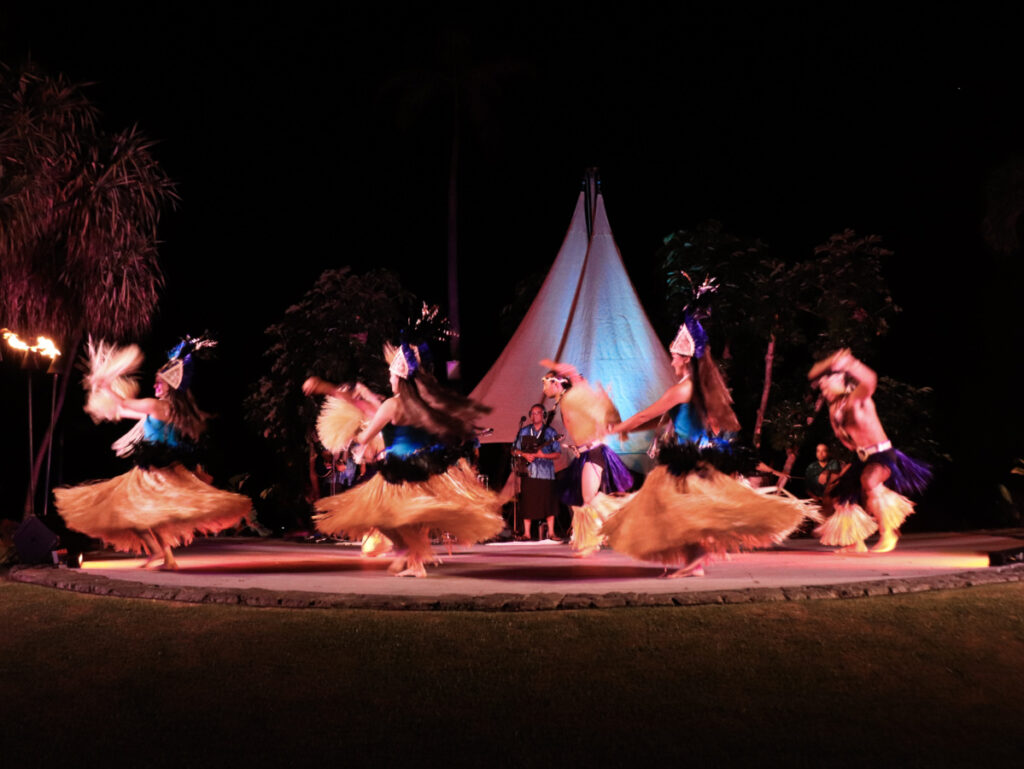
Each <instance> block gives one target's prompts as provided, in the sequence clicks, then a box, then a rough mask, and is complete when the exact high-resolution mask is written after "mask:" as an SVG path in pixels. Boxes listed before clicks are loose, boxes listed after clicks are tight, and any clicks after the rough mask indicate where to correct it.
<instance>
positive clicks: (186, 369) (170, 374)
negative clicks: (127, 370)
mask: <svg viewBox="0 0 1024 769" xmlns="http://www.w3.org/2000/svg"><path fill="white" fill-rule="evenodd" d="M216 345H217V342H216V341H215V340H213V339H209V338H207V337H204V336H199V337H193V336H186V337H185V338H184V339H182V340H181V341H180V342H178V344H177V345H175V347H174V348H173V349H171V350H170V351H169V352H168V353H167V362H166V363H165V364H164V365H163V366H161V367H160V370H159V371H157V372H156V375H157V378H158V379H159V380H160V381H161V382H163V383H164V384H166V385H167V386H168V387H170V388H171V389H173V390H187V389H188V388H189V387H190V386H191V385H192V375H193V373H194V371H195V363H194V361H193V354H194V353H195V352H196V351H197V350H202V349H209V348H211V347H215V346H216Z"/></svg>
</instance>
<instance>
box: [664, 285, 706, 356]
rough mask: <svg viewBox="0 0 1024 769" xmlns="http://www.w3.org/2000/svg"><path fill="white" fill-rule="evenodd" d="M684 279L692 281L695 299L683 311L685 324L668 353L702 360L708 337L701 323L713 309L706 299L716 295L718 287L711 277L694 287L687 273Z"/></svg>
mask: <svg viewBox="0 0 1024 769" xmlns="http://www.w3.org/2000/svg"><path fill="white" fill-rule="evenodd" d="M683 277H685V278H686V279H687V280H688V281H690V286H691V288H692V290H693V299H692V300H691V301H690V303H689V304H687V305H686V307H685V308H684V310H683V323H682V325H680V326H679V331H678V333H676V338H675V339H673V340H672V344H670V345H669V347H668V351H669V352H670V353H673V354H675V355H683V356H685V357H687V358H700V357H702V356H703V355H704V351H705V350H707V348H708V335H707V332H706V331H705V330H704V327H703V326H702V325H701V323H700V322H701V320H702V319H704V318H707V317H708V316H709V315H711V308H710V307H709V306H708V301H707V299H706V298H704V297H706V296H709V295H711V294H713V293H715V292H716V291H717V290H718V285H717V284H716V283H715V279H714V278H712V277H711V276H705V278H704V282H703V283H701V284H700V285H699V286H694V285H693V280H692V279H691V278H690V276H689V275H687V274H686V273H685V272H684V273H683Z"/></svg>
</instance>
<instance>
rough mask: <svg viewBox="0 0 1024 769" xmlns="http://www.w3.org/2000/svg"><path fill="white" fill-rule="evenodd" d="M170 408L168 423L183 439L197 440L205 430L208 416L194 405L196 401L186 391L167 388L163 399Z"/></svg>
mask: <svg viewBox="0 0 1024 769" xmlns="http://www.w3.org/2000/svg"><path fill="white" fill-rule="evenodd" d="M163 400H164V402H166V403H167V405H168V406H169V407H170V414H169V417H168V420H167V421H168V422H170V423H171V424H172V425H173V426H174V427H175V428H176V429H177V430H178V432H180V433H181V434H182V435H183V436H184V437H185V438H188V439H189V440H190V441H197V440H199V436H200V435H202V434H203V431H204V430H205V429H206V420H208V419H209V418H210V415H209V414H207V413H206V412H205V411H203V410H201V409H200V408H199V406H198V405H196V399H195V398H194V397H193V396H192V393H191V392H190V391H188V390H175V389H174V388H173V387H170V386H168V387H167V395H165V396H164V398H163Z"/></svg>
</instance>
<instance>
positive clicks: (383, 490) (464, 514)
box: [314, 344, 504, 577]
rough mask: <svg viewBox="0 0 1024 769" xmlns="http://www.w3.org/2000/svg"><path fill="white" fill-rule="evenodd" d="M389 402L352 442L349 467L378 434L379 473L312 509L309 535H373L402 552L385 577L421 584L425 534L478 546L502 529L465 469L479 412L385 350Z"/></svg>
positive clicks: (416, 364)
mask: <svg viewBox="0 0 1024 769" xmlns="http://www.w3.org/2000/svg"><path fill="white" fill-rule="evenodd" d="M384 354H385V357H386V358H387V360H388V361H389V362H390V364H391V367H390V371H391V389H392V391H393V392H394V396H393V397H391V398H388V399H387V400H385V401H384V402H383V403H381V404H380V407H379V408H378V409H377V411H376V413H375V414H374V415H373V418H372V419H370V421H369V423H368V424H367V425H366V427H365V428H363V429H362V430H361V431H360V433H359V435H357V436H356V439H355V440H356V443H357V444H359V445H357V446H356V447H355V449H354V450H353V454H352V456H353V458H354V459H355V461H356V462H360V463H361V462H362V461H363V454H364V452H365V450H366V446H367V444H368V443H369V442H370V441H371V440H372V439H373V438H374V437H375V436H376V435H377V434H378V433H381V432H383V435H384V443H385V444H386V446H387V448H386V449H385V455H384V458H383V460H382V461H381V462H380V470H379V472H378V473H377V474H376V475H375V476H373V477H372V478H370V479H369V480H367V481H365V482H364V483H360V484H358V485H357V486H355V487H353V488H351V489H349V490H347V491H344V492H342V493H340V494H335V495H334V496H332V497H326V498H325V499H321V500H319V501H318V502H317V503H316V509H317V510H318V511H319V513H320V514H319V515H317V516H315V517H314V520H315V521H316V526H317V528H318V529H319V530H320V531H322V532H324V533H325V534H342V533H344V534H347V535H349V536H350V537H361V536H362V535H363V534H365V533H366V532H368V531H370V530H371V529H374V528H376V529H379V530H380V531H381V532H383V533H384V535H385V536H387V537H388V538H389V539H391V540H392V541H393V542H394V543H395V545H396V546H397V547H399V548H401V549H402V550H403V551H404V552H403V553H402V554H401V555H399V556H397V557H396V558H395V560H394V561H393V562H392V564H391V566H390V569H389V570H390V571H391V572H392V573H394V574H395V575H397V576H399V577H425V576H426V575H427V572H426V568H425V564H426V563H427V562H433V560H434V558H433V554H432V551H431V549H430V532H431V531H439V532H448V533H449V534H450V535H451V536H452V537H454V538H455V539H456V540H458V541H460V542H464V543H473V542H480V541H482V540H485V539H489V538H491V537H493V536H495V535H496V534H498V533H499V532H500V531H501V530H502V529H503V528H504V521H503V520H502V517H501V514H500V510H501V500H500V499H499V498H498V495H497V494H495V493H494V492H492V491H490V490H489V489H487V488H485V487H484V486H483V485H482V484H481V483H480V482H479V481H478V480H477V478H476V473H475V471H474V470H473V468H472V466H471V465H470V463H469V457H470V456H471V455H472V453H473V451H474V450H475V444H476V441H475V429H476V428H475V424H474V423H475V420H476V419H478V418H479V417H480V416H482V415H483V414H485V413H486V412H487V408H486V407H485V406H482V405H480V404H479V403H476V402H475V401H472V400H470V399H468V398H464V397H463V396H461V395H458V394H456V393H453V392H451V391H449V390H446V389H445V388H443V387H441V386H440V385H439V384H438V382H437V380H435V379H434V377H433V376H431V375H430V374H429V373H428V372H427V371H425V370H423V369H422V368H421V366H420V357H419V351H418V350H417V349H416V348H413V347H410V346H409V345H406V344H403V345H402V346H401V347H398V348H394V347H390V346H388V347H386V348H385V351H384Z"/></svg>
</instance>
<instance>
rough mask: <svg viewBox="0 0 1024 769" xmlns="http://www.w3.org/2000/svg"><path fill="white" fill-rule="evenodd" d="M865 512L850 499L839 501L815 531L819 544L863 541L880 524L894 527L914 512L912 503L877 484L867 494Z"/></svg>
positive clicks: (892, 528)
mask: <svg viewBox="0 0 1024 769" xmlns="http://www.w3.org/2000/svg"><path fill="white" fill-rule="evenodd" d="M867 498H868V499H867V509H868V512H870V513H871V515H868V513H867V512H865V511H864V509H863V508H862V507H861V506H860V505H858V504H856V503H853V502H841V503H839V504H838V505H836V511H835V512H834V513H833V514H832V515H831V516H830V517H829V519H828V520H827V521H825V522H824V523H823V524H821V526H819V527H818V528H817V529H815V530H814V533H815V534H817V535H818V537H820V539H821V544H823V545H832V546H839V547H846V546H847V545H854V544H856V543H858V542H863V541H864V540H865V539H867V538H868V537H870V536H871V535H872V534H874V533H875V532H876V531H877V530H878V529H879V528H881V529H882V530H883V531H896V530H898V529H899V527H900V526H902V525H903V522H904V521H905V520H907V516H909V515H910V514H911V513H913V512H914V503H913V502H911V501H910V500H909V499H907V498H906V497H905V496H903V495H902V494H898V493H896V492H895V491H893V490H892V489H890V488H888V487H887V486H884V485H883V486H876V487H875V488H874V489H872V490H871V491H870V492H869V493H868V495H867Z"/></svg>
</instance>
